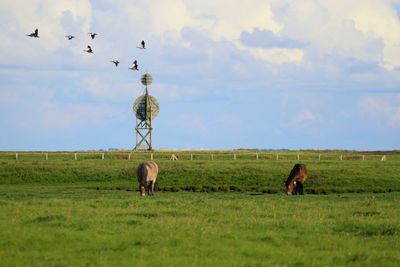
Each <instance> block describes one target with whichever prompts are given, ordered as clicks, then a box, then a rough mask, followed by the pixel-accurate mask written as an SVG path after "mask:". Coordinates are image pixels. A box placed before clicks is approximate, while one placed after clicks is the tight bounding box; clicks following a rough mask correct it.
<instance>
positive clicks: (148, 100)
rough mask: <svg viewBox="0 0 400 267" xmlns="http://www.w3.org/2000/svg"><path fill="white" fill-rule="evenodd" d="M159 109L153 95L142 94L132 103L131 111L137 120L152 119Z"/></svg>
mask: <svg viewBox="0 0 400 267" xmlns="http://www.w3.org/2000/svg"><path fill="white" fill-rule="evenodd" d="M159 111H160V105H159V104H158V101H157V99H156V98H155V97H154V96H151V95H148V94H144V95H142V96H139V97H138V98H137V99H136V101H135V102H134V103H133V112H134V113H135V115H136V118H138V119H139V120H142V121H144V120H148V119H150V118H151V119H154V118H155V117H156V116H157V115H158V112H159Z"/></svg>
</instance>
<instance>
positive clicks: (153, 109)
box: [133, 73, 160, 150]
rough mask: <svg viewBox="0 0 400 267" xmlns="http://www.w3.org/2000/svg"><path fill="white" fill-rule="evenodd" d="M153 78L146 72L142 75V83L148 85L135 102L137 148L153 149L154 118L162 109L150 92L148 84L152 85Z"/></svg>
mask: <svg viewBox="0 0 400 267" xmlns="http://www.w3.org/2000/svg"><path fill="white" fill-rule="evenodd" d="M152 81H153V78H152V76H151V75H150V74H148V73H146V74H144V75H143V76H142V77H141V82H142V84H143V85H144V86H145V87H146V88H145V91H144V93H143V95H141V96H139V97H138V98H137V99H136V100H135V102H134V103H133V112H134V113H135V116H136V127H135V131H136V145H135V148H134V149H135V150H141V149H145V150H152V149H153V147H152V144H151V142H152V131H153V127H152V120H153V119H154V118H155V117H156V116H157V114H158V112H159V111H160V105H159V104H158V101H157V99H156V98H155V97H153V96H151V95H150V94H149V91H148V88H147V86H150V84H151V83H152Z"/></svg>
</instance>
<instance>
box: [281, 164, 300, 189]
mask: <svg viewBox="0 0 400 267" xmlns="http://www.w3.org/2000/svg"><path fill="white" fill-rule="evenodd" d="M300 170H301V164H296V165H294V167H293V169H292V170H291V171H290V174H289V176H288V178H287V180H286V182H285V185H286V187H287V186H289V184H291V183H292V181H293V180H294V179H296V178H297V176H298V175H299V174H300Z"/></svg>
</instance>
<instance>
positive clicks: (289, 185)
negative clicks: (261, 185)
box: [285, 164, 308, 195]
mask: <svg viewBox="0 0 400 267" xmlns="http://www.w3.org/2000/svg"><path fill="white" fill-rule="evenodd" d="M307 177H308V172H307V167H306V165H304V164H296V165H294V167H293V169H292V171H291V172H290V174H289V177H288V178H287V180H286V183H285V185H286V191H287V194H288V195H292V194H295V195H297V194H299V195H303V194H304V181H305V180H306V179H307Z"/></svg>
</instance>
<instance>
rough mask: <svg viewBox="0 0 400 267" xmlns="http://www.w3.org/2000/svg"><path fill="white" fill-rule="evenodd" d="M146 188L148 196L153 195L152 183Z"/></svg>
mask: <svg viewBox="0 0 400 267" xmlns="http://www.w3.org/2000/svg"><path fill="white" fill-rule="evenodd" d="M148 188H149V196H150V195H153V181H150V182H149V184H148Z"/></svg>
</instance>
